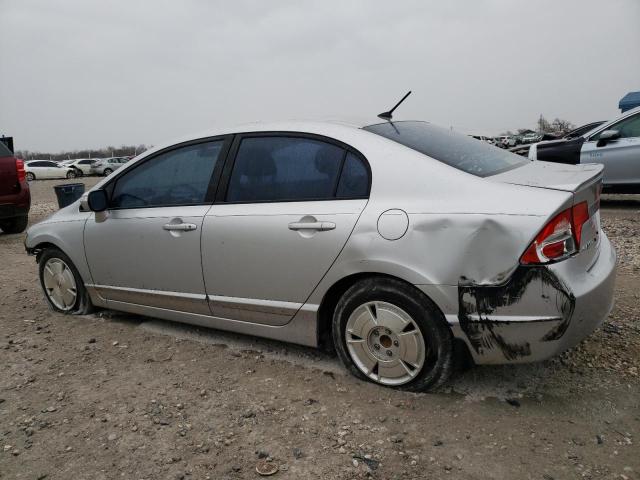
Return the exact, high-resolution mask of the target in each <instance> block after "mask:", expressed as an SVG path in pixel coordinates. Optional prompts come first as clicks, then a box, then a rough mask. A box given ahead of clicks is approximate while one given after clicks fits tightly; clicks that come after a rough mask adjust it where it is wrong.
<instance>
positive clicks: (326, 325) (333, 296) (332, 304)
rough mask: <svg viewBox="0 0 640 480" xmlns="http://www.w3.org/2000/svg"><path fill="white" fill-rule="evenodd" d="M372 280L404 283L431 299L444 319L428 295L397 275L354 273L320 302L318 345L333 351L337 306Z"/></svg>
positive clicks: (337, 283) (337, 282)
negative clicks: (363, 282) (353, 289)
mask: <svg viewBox="0 0 640 480" xmlns="http://www.w3.org/2000/svg"><path fill="white" fill-rule="evenodd" d="M370 278H380V279H391V280H396V281H399V282H402V283H404V284H405V285H407V286H409V287H410V288H411V289H412V290H414V291H415V292H416V294H417V295H421V296H424V297H426V298H428V299H429V301H430V302H431V303H433V305H434V306H435V307H436V308H437V309H438V311H439V312H440V313H441V314H442V318H445V317H444V313H443V312H442V309H441V308H440V307H439V306H438V304H437V303H436V302H435V301H433V299H432V298H430V297H429V296H428V295H426V294H425V293H424V292H422V291H421V290H420V289H418V288H417V287H416V286H415V285H413V284H412V283H411V282H408V281H406V280H405V279H403V278H400V277H397V276H395V275H389V274H387V273H380V272H359V273H353V274H351V275H347V276H346V277H343V278H341V279H339V280H338V281H336V282H335V283H334V284H333V285H331V287H329V288H328V289H327V291H326V292H325V294H324V296H323V297H322V300H321V302H320V306H319V308H318V321H317V334H318V343H319V345H320V346H321V347H322V348H325V349H331V348H332V337H331V334H332V328H333V321H332V320H333V313H334V311H335V309H336V305H337V304H338V301H339V300H340V298H342V296H343V295H344V294H345V292H346V291H347V290H349V288H351V287H352V286H353V285H355V284H356V283H357V282H359V281H361V280H364V279H370Z"/></svg>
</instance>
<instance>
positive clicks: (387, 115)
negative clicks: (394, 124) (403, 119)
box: [378, 90, 411, 120]
mask: <svg viewBox="0 0 640 480" xmlns="http://www.w3.org/2000/svg"><path fill="white" fill-rule="evenodd" d="M409 95H411V90H409V91H408V92H407V94H406V95H405V96H404V97H402V99H401V100H400V101H399V102H398V103H396V106H395V107H393V108H392V109H391V110H389V111H388V112H382V113H380V114H379V115H378V118H381V119H383V120H391V117H392V116H393V111H394V110H395V109H396V108H398V106H400V104H401V103H402V102H404V100H405V98H407V97H408V96H409Z"/></svg>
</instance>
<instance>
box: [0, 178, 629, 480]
mask: <svg viewBox="0 0 640 480" xmlns="http://www.w3.org/2000/svg"><path fill="white" fill-rule="evenodd" d="M85 181H86V182H87V183H88V184H91V185H93V183H95V181H96V179H85ZM54 184H55V182H53V181H40V182H35V183H34V184H33V186H32V196H33V202H34V205H33V209H32V214H31V222H36V221H38V220H41V219H42V218H44V217H45V216H46V215H48V214H49V213H51V212H52V211H53V210H55V197H54V195H53V191H52V186H53V185H54ZM602 214H603V225H604V228H605V230H606V232H607V234H608V235H609V236H610V237H611V238H612V240H613V243H614V244H615V246H616V248H617V249H618V252H619V258H620V259H619V262H620V265H619V275H618V287H617V296H616V300H617V305H616V308H615V310H614V312H613V313H612V315H611V317H610V318H609V321H608V323H607V324H606V325H605V326H604V328H602V329H600V330H598V331H597V332H595V333H594V334H593V335H592V336H591V337H589V338H588V339H587V340H585V341H584V342H583V343H582V344H581V345H580V346H579V347H578V348H576V349H574V350H572V351H570V352H567V353H565V354H564V355H562V356H561V357H560V358H556V359H554V360H552V361H548V362H546V363H542V364H535V365H522V366H501V367H475V368H471V369H469V370H467V371H465V372H462V373H461V374H460V375H459V377H458V378H457V379H456V380H454V381H453V382H452V383H451V384H450V386H449V387H448V388H447V389H446V390H445V391H444V392H441V393H437V394H410V393H404V392H396V391H393V390H390V389H385V388H380V387H377V386H374V385H371V384H368V383H364V382H360V381H358V380H355V379H354V378H352V377H350V376H348V375H347V374H346V373H345V372H344V371H343V370H342V368H341V367H340V365H339V364H338V362H337V360H336V359H335V358H333V357H332V356H330V355H327V354H323V353H320V352H317V351H315V350H312V349H306V348H301V347H295V346H287V345H284V344H280V343H277V342H269V341H264V340H259V339H255V338H249V337H241V336H236V335H231V334H225V333H221V332H217V331H212V330H205V329H197V328H192V327H187V326H183V325H176V324H170V323H165V322H159V321H155V320H152V319H146V318H141V317H134V316H130V315H123V314H114V313H111V312H102V313H101V314H98V315H95V316H87V317H73V316H63V315H58V314H54V313H52V312H50V311H49V310H48V309H47V307H46V306H45V302H44V300H43V298H42V294H41V292H40V289H39V287H38V283H37V271H36V264H35V261H34V259H33V258H32V257H28V256H27V255H26V254H25V253H24V248H23V244H22V242H23V235H4V234H0V265H1V266H2V273H3V275H2V278H1V279H0V292H1V294H0V325H1V334H0V362H1V363H2V365H4V369H3V370H2V373H1V374H0V440H1V441H0V478H2V479H14V478H16V479H18V478H19V479H44V478H46V479H74V480H76V479H103V478H104V479H107V478H109V479H111V478H125V479H206V478H211V479H220V478H229V479H235V478H257V477H258V475H257V473H256V471H255V468H256V463H257V462H258V460H259V459H260V458H261V457H270V458H271V459H272V461H273V463H275V464H277V465H278V466H279V468H280V471H279V472H278V473H276V475H275V477H274V478H282V479H285V478H291V479H293V478H296V479H297V478H344V479H347V478H349V479H350V478H363V477H372V478H380V479H383V478H434V479H435V478H456V479H486V478H494V479H511V478H517V479H545V480H550V479H564V478H607V479H609V478H611V479H613V478H619V479H639V478H640V448H639V447H638V442H640V408H639V404H640V377H639V376H638V374H639V372H638V369H639V368H638V367H639V363H640V362H639V360H638V359H639V358H640V313H639V308H638V307H639V303H640V302H639V300H640V196H630V197H607V196H605V200H604V201H603V211H602Z"/></svg>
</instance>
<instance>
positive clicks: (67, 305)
mask: <svg viewBox="0 0 640 480" xmlns="http://www.w3.org/2000/svg"><path fill="white" fill-rule="evenodd" d="M38 270H39V273H40V285H41V286H42V291H43V292H44V296H45V299H46V300H47V303H48V304H49V307H50V308H51V309H52V310H54V311H56V312H60V313H68V314H69V313H71V314H78V315H86V314H88V313H91V312H92V311H93V304H92V303H91V299H90V298H89V293H88V292H87V289H86V288H85V287H84V282H83V281H82V278H81V277H80V274H79V273H78V270H77V269H76V267H75V265H74V264H73V262H72V261H71V259H70V258H69V257H68V256H67V255H66V254H64V253H63V252H62V251H60V250H58V249H57V248H48V249H46V250H45V251H44V252H42V253H41V254H40V256H39V258H38Z"/></svg>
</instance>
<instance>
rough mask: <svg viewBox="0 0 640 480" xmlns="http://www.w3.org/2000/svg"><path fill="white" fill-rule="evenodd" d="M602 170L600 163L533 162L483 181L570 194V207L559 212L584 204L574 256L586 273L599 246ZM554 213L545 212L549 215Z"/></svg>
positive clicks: (595, 256)
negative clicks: (585, 217) (584, 218)
mask: <svg viewBox="0 0 640 480" xmlns="http://www.w3.org/2000/svg"><path fill="white" fill-rule="evenodd" d="M603 170H604V166H602V165H600V164H583V165H565V164H559V163H548V162H540V161H533V162H529V163H528V164H526V165H523V166H522V167H519V168H515V169H513V170H509V171H507V172H503V173H500V174H498V175H494V176H492V177H489V178H487V180H491V181H495V182H502V183H510V184H514V185H524V186H527V187H534V188H543V189H549V190H561V191H564V192H570V193H572V194H573V202H572V204H571V205H564V206H559V207H560V208H561V209H564V208H566V207H571V206H573V205H577V204H579V203H582V202H586V203H587V207H588V213H589V218H588V220H587V221H586V222H585V223H584V225H583V226H582V239H581V242H580V251H579V255H578V257H580V260H579V261H580V262H582V263H583V264H584V265H583V266H584V268H585V269H587V270H588V269H589V268H590V266H591V264H592V263H593V262H595V261H596V260H597V253H598V251H599V247H600V191H601V188H602V172H603ZM555 213H556V212H549V216H551V215H553V214H555Z"/></svg>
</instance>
